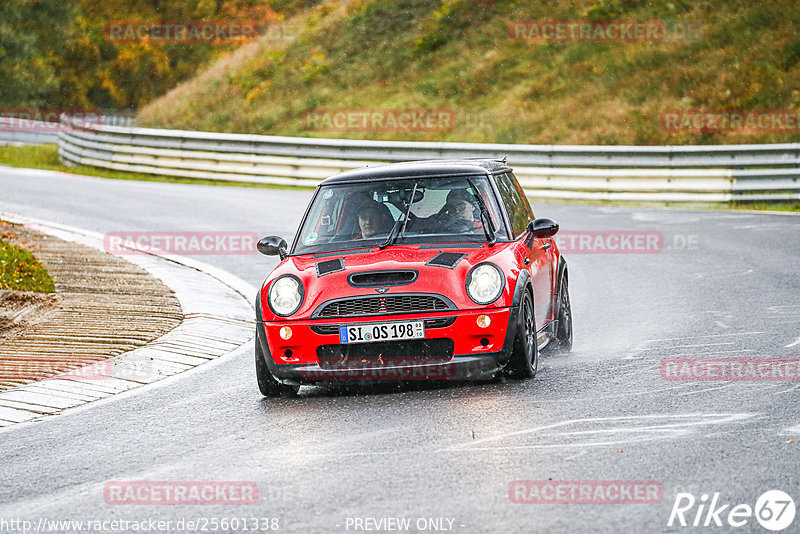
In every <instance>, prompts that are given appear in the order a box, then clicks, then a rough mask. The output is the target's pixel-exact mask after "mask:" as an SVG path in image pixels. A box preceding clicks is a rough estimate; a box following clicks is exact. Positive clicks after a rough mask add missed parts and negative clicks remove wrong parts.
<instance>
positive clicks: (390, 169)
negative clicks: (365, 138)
mask: <svg viewBox="0 0 800 534" xmlns="http://www.w3.org/2000/svg"><path fill="white" fill-rule="evenodd" d="M510 170H511V167H509V166H508V165H506V164H505V163H503V162H501V161H495V160H490V159H453V160H427V161H408V162H403V163H388V164H378V165H374V166H368V167H361V168H360V169H354V170H352V171H345V172H343V173H340V174H337V175H334V176H331V177H330V178H327V179H325V180H324V181H323V182H322V184H320V185H332V184H344V183H353V182H370V181H373V180H374V181H381V180H390V179H397V178H415V177H420V178H421V177H436V176H467V175H475V174H487V173H488V174H497V173H500V172H508V171H510Z"/></svg>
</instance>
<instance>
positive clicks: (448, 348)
mask: <svg viewBox="0 0 800 534" xmlns="http://www.w3.org/2000/svg"><path fill="white" fill-rule="evenodd" d="M453 349H454V344H453V340H452V339H447V338H440V339H416V340H405V341H384V342H380V343H363V344H356V345H323V346H321V347H317V358H319V365H320V367H322V368H323V369H326V370H334V369H374V368H379V367H392V366H414V365H425V364H431V363H444V362H448V361H450V359H451V358H452V357H453Z"/></svg>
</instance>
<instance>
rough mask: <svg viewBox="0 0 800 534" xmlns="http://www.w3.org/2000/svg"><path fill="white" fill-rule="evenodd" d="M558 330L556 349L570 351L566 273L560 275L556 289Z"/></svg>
mask: <svg viewBox="0 0 800 534" xmlns="http://www.w3.org/2000/svg"><path fill="white" fill-rule="evenodd" d="M557 319H558V330H557V331H556V341H557V342H558V349H559V350H560V351H563V352H569V351H571V350H572V305H571V304H570V301H569V278H568V277H567V272H566V271H564V273H563V274H562V275H561V283H560V284H559V289H558V314H557Z"/></svg>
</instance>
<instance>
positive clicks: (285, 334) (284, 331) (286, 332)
mask: <svg viewBox="0 0 800 534" xmlns="http://www.w3.org/2000/svg"><path fill="white" fill-rule="evenodd" d="M291 337H292V329H291V328H289V327H288V326H284V327H283V328H281V338H282V339H287V340H288V339H289V338H291Z"/></svg>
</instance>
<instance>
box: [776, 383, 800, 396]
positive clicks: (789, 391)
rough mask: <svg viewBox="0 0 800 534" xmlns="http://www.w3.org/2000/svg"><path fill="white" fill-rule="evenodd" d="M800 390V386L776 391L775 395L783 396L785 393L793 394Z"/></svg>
mask: <svg viewBox="0 0 800 534" xmlns="http://www.w3.org/2000/svg"><path fill="white" fill-rule="evenodd" d="M798 388H800V384H797V385H795V386H792V387H790V388H789V389H784V390H783V391H776V392H775V393H773V395H781V394H783V393H791V392H792V391H794V390H796V389H798Z"/></svg>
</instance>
